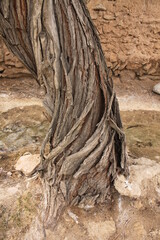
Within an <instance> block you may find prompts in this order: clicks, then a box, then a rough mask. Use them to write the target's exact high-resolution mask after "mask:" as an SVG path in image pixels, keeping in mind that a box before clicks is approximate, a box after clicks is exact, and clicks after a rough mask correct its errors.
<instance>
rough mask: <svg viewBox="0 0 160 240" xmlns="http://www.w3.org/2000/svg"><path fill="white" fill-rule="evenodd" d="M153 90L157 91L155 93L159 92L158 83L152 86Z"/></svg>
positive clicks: (159, 84)
mask: <svg viewBox="0 0 160 240" xmlns="http://www.w3.org/2000/svg"><path fill="white" fill-rule="evenodd" d="M153 92H155V93H157V94H160V83H158V84H156V85H155V86H154V87H153Z"/></svg>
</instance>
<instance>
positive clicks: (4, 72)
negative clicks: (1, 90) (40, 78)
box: [0, 38, 31, 78]
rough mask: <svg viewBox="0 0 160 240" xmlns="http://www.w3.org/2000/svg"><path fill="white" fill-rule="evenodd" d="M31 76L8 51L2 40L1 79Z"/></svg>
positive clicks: (0, 53)
mask: <svg viewBox="0 0 160 240" xmlns="http://www.w3.org/2000/svg"><path fill="white" fill-rule="evenodd" d="M24 76H25V77H26V76H31V75H30V73H29V71H28V70H27V69H26V68H24V66H23V64H22V63H21V62H20V61H19V60H18V59H17V58H16V57H15V56H14V55H13V54H12V53H11V52H10V51H9V50H8V49H7V47H6V46H5V44H4V43H3V41H2V39H1V38H0V78H1V77H4V78H19V77H24Z"/></svg>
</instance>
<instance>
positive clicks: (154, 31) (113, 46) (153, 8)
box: [0, 0, 160, 81]
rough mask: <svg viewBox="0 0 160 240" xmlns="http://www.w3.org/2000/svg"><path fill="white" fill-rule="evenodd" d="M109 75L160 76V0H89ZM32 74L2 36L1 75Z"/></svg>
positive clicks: (0, 46)
mask: <svg viewBox="0 0 160 240" xmlns="http://www.w3.org/2000/svg"><path fill="white" fill-rule="evenodd" d="M88 2H89V3H88V8H89V11H90V13H91V17H92V19H93V21H94V23H95V25H96V27H97V30H98V33H99V36H100V39H101V42H102V47H103V50H104V52H105V56H106V60H107V65H108V67H109V68H110V69H111V71H110V74H111V75H112V76H113V79H114V78H117V77H118V78H120V79H121V81H125V80H126V79H128V78H129V79H131V80H134V79H135V78H138V79H140V80H145V79H151V80H159V79H160V14H159V12H160V2H159V1H157V0H132V1H131V0H90V1H88ZM26 74H29V73H28V71H27V70H26V69H24V67H23V65H22V64H21V63H20V62H19V61H18V60H17V59H16V58H15V57H14V56H13V55H12V53H10V52H9V51H8V50H7V48H6V47H5V45H4V44H3V42H2V40H1V39H0V77H8V78H11V77H20V76H23V75H26Z"/></svg>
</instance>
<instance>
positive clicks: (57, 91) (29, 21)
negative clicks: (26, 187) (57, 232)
mask: <svg viewBox="0 0 160 240" xmlns="http://www.w3.org/2000/svg"><path fill="white" fill-rule="evenodd" d="M0 21H1V25H0V32H1V35H2V37H3V39H4V41H5V42H6V44H7V46H8V47H9V48H10V49H11V50H12V52H13V53H14V54H15V55H17V56H18V57H19V59H20V60H21V61H22V62H23V63H24V64H25V66H26V67H27V68H28V69H29V70H30V71H31V72H32V73H33V75H34V76H35V77H36V78H37V80H38V82H39V84H40V85H43V86H45V89H46V97H45V100H44V105H45V107H46V109H47V111H48V114H49V115H50V116H51V119H52V120H51V123H50V127H49V129H48V133H47V135H46V137H45V139H44V142H43V144H42V149H41V158H42V166H41V167H42V168H41V170H42V171H43V174H42V179H43V185H44V194H45V214H44V223H45V226H46V227H48V226H53V223H54V222H55V220H56V219H57V217H58V216H59V215H60V213H61V211H62V209H63V208H64V207H65V206H66V205H68V204H70V205H81V206H85V205H94V204H95V203H101V202H104V201H105V199H106V197H107V195H108V194H109V189H110V186H111V183H112V181H113V180H114V178H115V176H116V174H117V172H119V171H125V170H126V152H125V136H124V133H123V131H122V124H121V119H120V114H119V107H118V102H117V98H116V95H115V92H114V89H113V84H112V81H111V80H110V79H109V78H108V71H107V66H106V63H105V57H104V54H103V51H102V48H101V44H100V41H99V38H98V36H97V33H96V30H95V28H94V26H93V24H92V21H91V19H90V16H89V13H88V11H87V9H86V7H85V4H84V3H83V1H81V0H59V1H56V0H34V1H31V0H13V1H9V0H1V1H0ZM48 143H49V146H50V150H49V151H47V150H46V145H47V144H48Z"/></svg>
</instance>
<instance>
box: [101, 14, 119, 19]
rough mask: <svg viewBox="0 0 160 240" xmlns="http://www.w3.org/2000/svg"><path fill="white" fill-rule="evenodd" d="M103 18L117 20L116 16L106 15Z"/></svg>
mask: <svg viewBox="0 0 160 240" xmlns="http://www.w3.org/2000/svg"><path fill="white" fill-rule="evenodd" d="M103 18H104V19H105V20H115V19H116V17H115V15H114V14H104V16H103Z"/></svg>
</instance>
